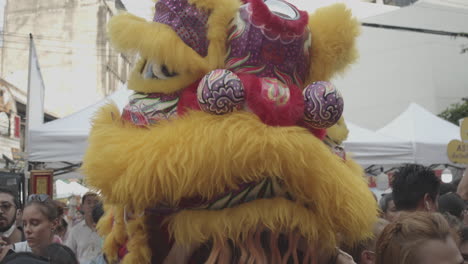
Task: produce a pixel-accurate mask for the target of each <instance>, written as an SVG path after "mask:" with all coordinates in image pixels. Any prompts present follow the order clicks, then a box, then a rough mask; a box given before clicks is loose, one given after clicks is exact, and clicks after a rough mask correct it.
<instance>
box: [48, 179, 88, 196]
mask: <svg viewBox="0 0 468 264" xmlns="http://www.w3.org/2000/svg"><path fill="white" fill-rule="evenodd" d="M55 188H56V190H57V193H56V198H57V199H62V198H68V197H70V196H72V195H79V196H83V195H84V194H85V193H87V192H88V191H89V189H88V188H86V187H84V186H83V185H81V184H79V183H77V182H71V183H66V182H64V181H62V180H57V181H56V182H55Z"/></svg>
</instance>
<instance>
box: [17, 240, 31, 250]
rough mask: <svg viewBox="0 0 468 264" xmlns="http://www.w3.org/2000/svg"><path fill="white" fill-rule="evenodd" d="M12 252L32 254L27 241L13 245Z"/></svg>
mask: <svg viewBox="0 0 468 264" xmlns="http://www.w3.org/2000/svg"><path fill="white" fill-rule="evenodd" d="M13 251H15V252H32V250H31V248H30V247H29V245H28V242H27V241H23V242H18V243H15V245H14V248H13Z"/></svg>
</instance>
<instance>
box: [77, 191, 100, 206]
mask: <svg viewBox="0 0 468 264" xmlns="http://www.w3.org/2000/svg"><path fill="white" fill-rule="evenodd" d="M90 196H98V194H97V193H94V192H87V193H85V194H84V195H83V197H81V204H84V202H85V201H86V198H88V197H90Z"/></svg>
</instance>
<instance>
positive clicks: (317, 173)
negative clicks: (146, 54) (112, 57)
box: [83, 105, 376, 245]
mask: <svg viewBox="0 0 468 264" xmlns="http://www.w3.org/2000/svg"><path fill="white" fill-rule="evenodd" d="M110 135H112V136H110ZM89 142H90V147H89V149H88V152H87V153H86V155H85V159H84V164H83V170H84V173H85V174H86V175H87V176H88V178H87V180H88V182H89V183H90V184H91V185H92V186H95V187H97V188H99V189H101V191H102V193H103V195H104V196H105V197H106V198H107V200H108V201H109V202H112V203H119V204H127V205H129V206H131V207H132V208H135V210H143V209H145V208H148V207H151V206H154V205H155V204H158V203H161V202H164V203H167V204H169V205H172V206H177V204H178V202H179V201H180V200H181V199H182V198H184V197H193V196H201V197H203V198H207V199H210V198H212V197H214V196H215V195H217V194H221V193H223V192H224V190H225V189H226V188H229V189H236V188H237V186H238V185H239V184H240V183H243V182H252V181H260V180H262V179H264V178H265V177H277V178H279V179H280V180H282V181H284V188H285V190H286V191H288V192H289V193H291V194H293V195H294V198H295V201H296V202H297V203H301V204H305V205H310V206H312V208H313V213H314V215H315V217H316V219H317V224H319V226H320V227H321V228H322V229H324V232H326V231H327V230H328V232H330V233H331V232H337V230H339V231H340V232H341V234H342V235H343V236H344V237H346V238H349V239H350V240H351V241H356V240H358V238H361V236H362V235H363V234H365V233H366V232H365V231H366V230H370V227H371V225H372V223H373V221H374V219H375V216H376V207H375V204H374V202H373V199H372V196H371V194H370V192H369V190H368V189H367V186H366V184H365V182H364V179H363V178H362V177H360V175H356V174H355V173H356V172H355V171H352V170H350V169H349V167H348V166H347V165H346V164H345V163H344V162H343V161H342V160H340V159H339V158H338V157H337V156H336V155H334V154H332V153H331V152H330V150H329V149H328V148H327V147H326V146H325V145H324V144H323V143H322V142H321V141H320V140H318V139H317V138H315V137H314V136H313V135H311V134H310V133H309V132H308V131H307V130H306V129H303V128H299V127H270V126H267V125H265V124H263V123H262V122H260V121H259V120H258V118H257V117H256V116H254V115H253V114H250V113H247V112H236V113H233V114H230V115H226V116H216V115H210V114H206V113H203V112H191V113H189V114H187V115H186V116H184V117H182V118H179V119H177V120H172V121H166V122H161V123H160V124H158V125H155V126H153V127H151V128H149V129H141V128H136V127H134V126H132V125H129V124H126V123H124V122H122V120H120V118H119V112H118V109H116V107H115V106H113V105H108V106H105V107H104V108H103V109H101V111H100V112H99V114H98V115H97V118H96V119H95V120H94V126H93V129H92V132H91V135H90V138H89ZM104 160H105V161H106V162H102V161H104ZM110 182H112V184H109V183H110ZM349 190H353V191H352V192H351V191H349ZM135 194H138V195H135ZM330 212H339V213H336V214H331V213H330ZM325 240H327V242H328V244H327V243H325V242H324V241H322V242H323V243H325V244H327V245H331V244H332V243H333V242H334V239H333V238H331V237H329V238H326V239H325Z"/></svg>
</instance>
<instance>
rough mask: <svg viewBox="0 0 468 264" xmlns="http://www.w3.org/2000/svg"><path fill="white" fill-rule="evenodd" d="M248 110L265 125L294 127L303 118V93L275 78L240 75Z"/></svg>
mask: <svg viewBox="0 0 468 264" xmlns="http://www.w3.org/2000/svg"><path fill="white" fill-rule="evenodd" d="M239 78H240V79H241V80H242V83H243V84H244V89H245V97H246V101H247V106H248V108H249V109H250V110H251V111H252V112H253V113H255V114H256V115H257V116H258V117H259V118H260V119H261V120H262V121H263V122H264V123H265V124H267V125H271V126H294V125H295V124H296V123H297V122H298V121H299V120H300V119H301V118H302V116H303V113H304V100H303V97H302V93H301V91H300V90H299V88H297V87H296V86H294V85H290V86H289V87H288V86H286V85H285V84H283V83H282V82H280V81H279V80H277V79H274V78H258V77H256V76H254V75H240V76H239Z"/></svg>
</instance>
